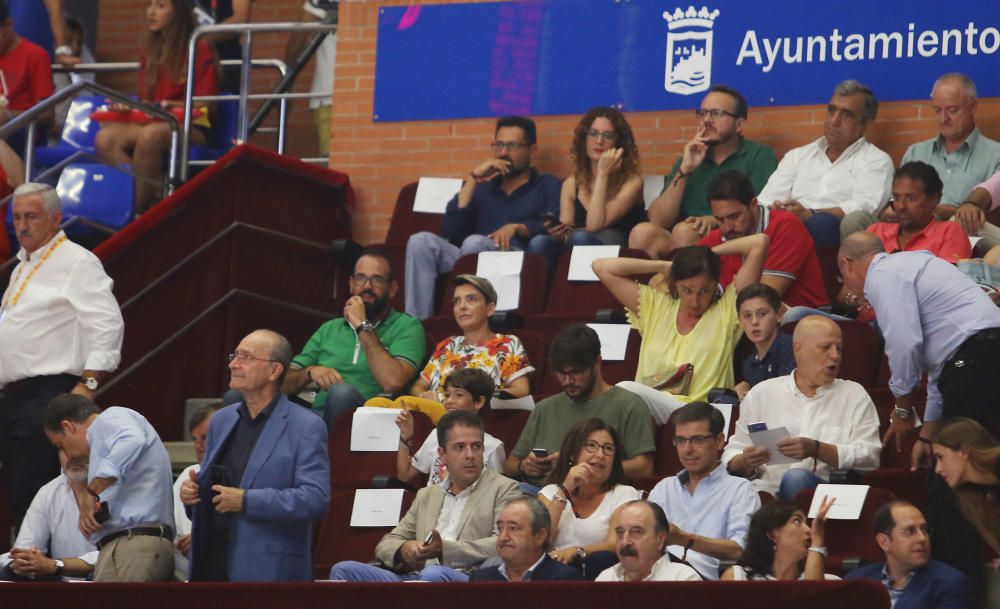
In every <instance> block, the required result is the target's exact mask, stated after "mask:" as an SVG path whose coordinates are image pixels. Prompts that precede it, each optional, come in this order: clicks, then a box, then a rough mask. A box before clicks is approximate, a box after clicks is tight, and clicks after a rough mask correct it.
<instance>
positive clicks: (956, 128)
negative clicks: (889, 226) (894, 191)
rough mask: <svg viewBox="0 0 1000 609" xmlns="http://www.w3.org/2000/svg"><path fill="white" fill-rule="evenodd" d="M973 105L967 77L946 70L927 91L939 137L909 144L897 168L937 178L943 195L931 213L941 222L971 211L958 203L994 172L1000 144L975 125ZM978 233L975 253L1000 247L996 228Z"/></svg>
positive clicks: (999, 160) (973, 95)
mask: <svg viewBox="0 0 1000 609" xmlns="http://www.w3.org/2000/svg"><path fill="white" fill-rule="evenodd" d="M976 106H977V103H976V83H974V82H973V81H972V79H970V78H969V77H968V76H966V75H965V74H960V73H958V72H950V73H948V74H945V75H943V76H941V77H940V78H938V79H937V81H935V83H934V88H933V89H932V90H931V110H933V112H934V117H935V119H936V120H937V124H938V128H939V129H940V133H939V134H938V136H937V137H935V138H931V139H929V140H925V141H922V142H917V143H916V144H913V145H912V146H910V147H909V149H907V151H906V154H905V155H903V164H906V163H908V162H910V161H923V162H925V163H927V164H928V165H931V166H932V167H934V169H936V170H937V172H938V175H940V176H941V180H942V181H943V182H944V191H943V193H942V196H941V203H940V204H938V206H937V208H936V209H935V210H934V214H935V215H936V216H937V217H938V218H939V219H941V220H947V219H949V218H953V217H956V216H957V218H956V219H957V220H960V219H961V216H962V215H965V214H972V213H975V212H976V210H975V209H973V208H970V207H969V206H966V208H965V209H962V204H963V203H964V202H965V201H967V200H968V198H969V193H971V192H972V189H973V188H975V187H976V185H977V184H979V183H980V182H983V181H985V180H986V179H987V178H989V177H990V176H991V175H993V174H994V173H996V172H997V171H1000V142H996V141H994V140H991V139H990V138H988V137H986V136H985V135H983V134H982V133H981V132H980V131H979V129H978V128H977V127H976ZM973 207H974V206H973ZM888 209H890V210H891V207H890V208H888ZM960 210H961V211H960ZM963 226H964V223H963ZM978 235H979V236H981V237H983V239H982V241H981V243H982V245H981V246H980V244H978V243H977V244H976V245H977V250H978V248H980V247H981V248H982V249H981V252H985V251H987V250H989V248H990V247H992V246H994V245H997V244H1000V228H997V227H996V226H994V225H992V224H985V225H984V226H982V227H980V229H979V231H978ZM973 236H975V235H973Z"/></svg>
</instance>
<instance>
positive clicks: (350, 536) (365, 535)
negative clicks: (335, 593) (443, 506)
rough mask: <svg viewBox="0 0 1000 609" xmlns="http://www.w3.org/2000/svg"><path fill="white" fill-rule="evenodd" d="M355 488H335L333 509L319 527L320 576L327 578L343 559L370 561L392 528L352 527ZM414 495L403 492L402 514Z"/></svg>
mask: <svg viewBox="0 0 1000 609" xmlns="http://www.w3.org/2000/svg"><path fill="white" fill-rule="evenodd" d="M354 492H355V489H352V488H345V489H334V490H333V491H331V493H330V509H329V510H327V512H326V516H325V517H324V518H323V522H322V523H321V524H320V527H319V535H318V538H317V541H316V550H315V552H314V554H313V565H314V568H315V574H316V578H317V579H327V578H328V577H329V576H330V568H331V567H332V566H333V565H335V564H337V563H338V562H340V561H342V560H357V561H360V562H367V561H369V560H372V559H374V558H375V546H376V545H377V544H378V542H379V540H381V539H382V537H383V536H384V535H385V534H386V533H388V532H389V531H391V530H392V527H352V526H351V511H352V509H353V508H354ZM414 496H415V494H414V493H413V492H410V491H403V505H402V507H401V510H402V511H401V513H400V517H401V518H402V516H403V514H405V513H406V511H407V510H408V509H410V504H411V503H413V498H414Z"/></svg>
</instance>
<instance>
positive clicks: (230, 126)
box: [188, 94, 240, 161]
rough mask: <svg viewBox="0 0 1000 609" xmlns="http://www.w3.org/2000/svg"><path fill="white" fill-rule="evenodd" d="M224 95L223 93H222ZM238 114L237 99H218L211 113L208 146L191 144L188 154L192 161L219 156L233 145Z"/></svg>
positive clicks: (238, 104)
mask: <svg viewBox="0 0 1000 609" xmlns="http://www.w3.org/2000/svg"><path fill="white" fill-rule="evenodd" d="M223 95H225V94H223ZM239 115H240V102H239V101H238V100H235V99H234V100H228V101H220V102H218V103H216V104H215V112H213V113H212V131H211V136H210V138H209V141H208V146H191V153H190V154H189V155H188V158H190V159H191V160H192V161H208V160H215V159H218V158H221V157H222V155H224V154H226V153H227V152H229V149H230V148H232V147H233V139H234V138H235V137H236V133H237V129H238V124H237V122H238V120H239Z"/></svg>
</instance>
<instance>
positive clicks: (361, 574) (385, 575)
mask: <svg viewBox="0 0 1000 609" xmlns="http://www.w3.org/2000/svg"><path fill="white" fill-rule="evenodd" d="M330 579H337V580H344V581H348V582H356V583H364V582H384V583H393V582H407V581H422V582H467V581H469V576H468V575H466V574H465V573H462V572H461V571H456V570H455V569H452V568H451V567H445V566H443V565H431V566H429V567H424V568H423V570H421V571H413V572H410V573H404V574H403V575H397V574H396V573H393V572H392V571H387V570H386V569H382V568H380V567H373V566H372V565H368V564H365V563H363V562H357V561H354V560H345V561H342V562H338V563H337V564H335V565H333V568H332V569H330Z"/></svg>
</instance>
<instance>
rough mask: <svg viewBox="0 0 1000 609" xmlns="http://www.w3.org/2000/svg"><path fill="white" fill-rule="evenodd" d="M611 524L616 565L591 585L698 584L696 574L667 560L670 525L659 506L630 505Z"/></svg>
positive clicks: (639, 500)
mask: <svg viewBox="0 0 1000 609" xmlns="http://www.w3.org/2000/svg"><path fill="white" fill-rule="evenodd" d="M611 524H612V525H613V526H614V528H615V538H616V541H615V550H616V551H617V552H618V560H619V563H618V564H617V565H615V566H613V567H609V568H607V569H605V570H604V571H601V574H600V575H598V576H597V579H596V580H594V581H599V582H638V581H655V582H671V581H701V576H699V575H698V572H697V571H695V570H694V569H692V568H691V567H689V566H687V565H685V564H681V563H676V562H672V561H671V560H670V555H669V554H667V552H666V546H667V532H668V531H669V530H670V523H669V522H668V521H667V516H666V514H664V513H663V508H661V507H660V506H658V505H656V504H655V503H651V502H649V501H643V500H641V499H635V500H633V501H629V502H628V503H626V504H625V505H623V506H622V507H621V509H620V510H619V512H618V519H617V521H613V522H612V523H611Z"/></svg>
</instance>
